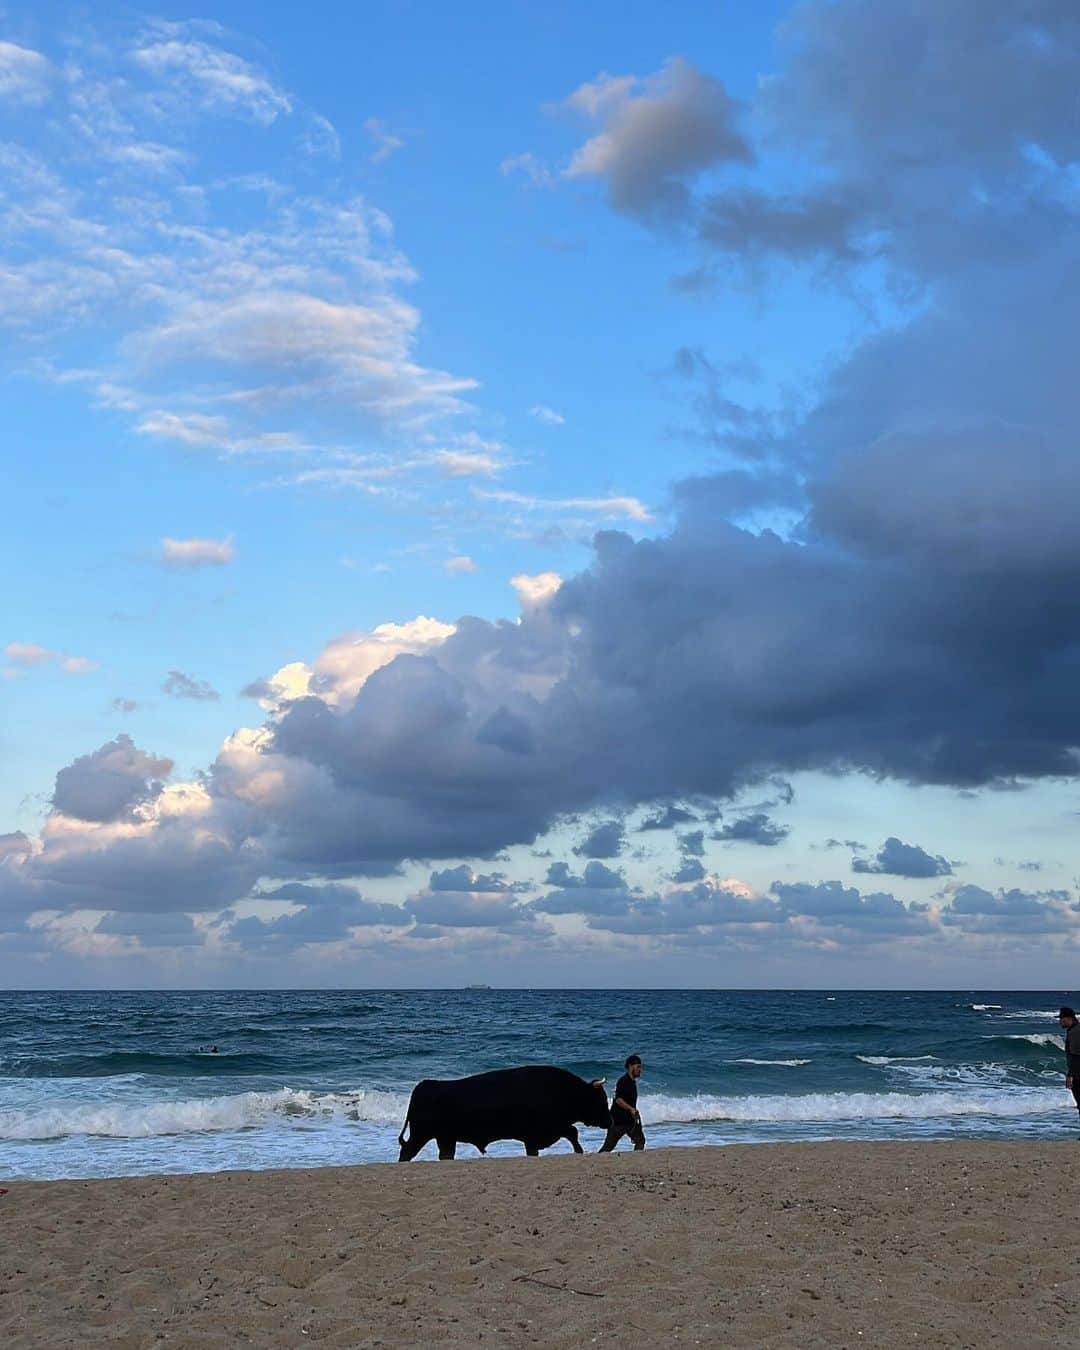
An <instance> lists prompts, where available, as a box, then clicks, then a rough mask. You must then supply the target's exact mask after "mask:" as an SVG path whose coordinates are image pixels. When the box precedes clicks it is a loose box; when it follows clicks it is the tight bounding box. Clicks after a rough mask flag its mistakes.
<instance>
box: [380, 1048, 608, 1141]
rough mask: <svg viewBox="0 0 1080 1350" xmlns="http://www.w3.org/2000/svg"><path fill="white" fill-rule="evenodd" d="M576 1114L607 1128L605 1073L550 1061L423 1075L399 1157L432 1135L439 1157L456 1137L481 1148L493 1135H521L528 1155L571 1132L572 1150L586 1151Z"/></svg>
mask: <svg viewBox="0 0 1080 1350" xmlns="http://www.w3.org/2000/svg"><path fill="white" fill-rule="evenodd" d="M575 1121H580V1122H581V1124H582V1125H596V1126H598V1127H599V1128H601V1129H605V1130H606V1129H607V1128H608V1127H609V1126H610V1125H611V1112H610V1111H609V1110H608V1103H607V1096H606V1094H605V1093H604V1080H603V1079H602V1078H597V1079H594V1081H593V1082H591V1083H587V1082H586V1081H585V1079H584V1078H579V1077H578V1076H577V1074H574V1073H570V1072H569V1070H567V1069H557V1068H555V1067H553V1066H552V1065H548V1064H530V1065H528V1066H526V1067H525V1068H521V1069H496V1070H494V1071H493V1072H492V1073H478V1074H474V1075H473V1076H472V1077H471V1078H455V1079H448V1080H445V1081H443V1080H439V1079H434V1078H426V1079H425V1080H424V1081H423V1082H422V1083H417V1085H416V1087H414V1088H413V1090H412V1096H411V1097H410V1098H409V1110H408V1112H407V1114H406V1116H405V1124H404V1125H403V1126H402V1127H401V1134H400V1135H399V1136H398V1143H399V1144H400V1145H401V1153H400V1155H399V1157H398V1161H399V1162H410V1161H411V1160H412V1159H413V1158H415V1157H416V1155H417V1154H418V1153H419V1152H420V1150H421V1149H422V1148H423V1147H424V1145H425V1144H426V1143H428V1142H429V1141H430V1140H432V1139H434V1140H436V1142H437V1143H438V1145H439V1157H440V1158H452V1157H453V1156H454V1151H455V1149H456V1148H457V1145H458V1144H472V1145H473V1146H474V1147H475V1148H478V1149H479V1150H480V1152H481V1153H483V1152H485V1150H486V1149H487V1146H488V1144H491V1143H493V1142H494V1141H495V1140H496V1139H520V1140H521V1142H522V1143H523V1144H524V1145H525V1152H526V1153H527V1154H528V1155H529V1157H530V1158H535V1157H536V1155H537V1154H538V1153H539V1152H540V1150H541V1149H542V1148H550V1147H551V1145H552V1144H554V1143H555V1141H556V1140H557V1139H569V1140H570V1143H571V1144H572V1145H573V1148H574V1152H575V1153H583V1152H584V1151H585V1150H584V1149H583V1148H582V1147H581V1144H580V1143H579V1142H578V1133H577V1130H576V1129H575V1128H574V1122H575ZM406 1130H408V1131H409V1139H408V1142H406V1140H405V1131H406Z"/></svg>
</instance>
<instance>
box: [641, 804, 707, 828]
mask: <svg viewBox="0 0 1080 1350" xmlns="http://www.w3.org/2000/svg"><path fill="white" fill-rule="evenodd" d="M697 819H698V817H697V816H696V815H695V814H694V812H693V811H688V810H687V809H686V807H684V806H676V805H675V804H674V803H673V802H669V803H668V804H667V805H666V806H664V807H663V808H662V809H661V810H658V811H655V812H653V814H652V815H649V816H646V817H645V819H644V820H643V821H642V822H641V824H640V825H639V826H638V832H639V833H647V832H648V831H649V830H673V829H674V828H675V827H676V826H677V825H689V824H692V823H693V822H694V821H696V820H697Z"/></svg>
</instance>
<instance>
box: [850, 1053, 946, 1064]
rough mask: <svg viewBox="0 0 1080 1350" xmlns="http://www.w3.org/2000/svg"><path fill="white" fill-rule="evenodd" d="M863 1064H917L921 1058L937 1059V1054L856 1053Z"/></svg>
mask: <svg viewBox="0 0 1080 1350" xmlns="http://www.w3.org/2000/svg"><path fill="white" fill-rule="evenodd" d="M855 1058H856V1059H859V1060H862V1062H863V1063H864V1064H877V1065H882V1064H918V1063H920V1062H922V1061H923V1060H927V1059H937V1055H856V1056H855Z"/></svg>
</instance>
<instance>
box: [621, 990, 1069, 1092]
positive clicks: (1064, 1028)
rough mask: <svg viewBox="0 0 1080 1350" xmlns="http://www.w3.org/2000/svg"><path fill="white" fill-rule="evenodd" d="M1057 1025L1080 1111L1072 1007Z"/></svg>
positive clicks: (1067, 1077)
mask: <svg viewBox="0 0 1080 1350" xmlns="http://www.w3.org/2000/svg"><path fill="white" fill-rule="evenodd" d="M1058 1025H1059V1026H1060V1027H1061V1029H1062V1031H1064V1033H1065V1086H1066V1087H1067V1088H1071V1089H1072V1095H1073V1101H1074V1102H1075V1103H1076V1109H1077V1110H1078V1111H1080V1022H1077V1020H1076V1013H1075V1012H1074V1011H1073V1010H1072V1008H1062V1009H1061V1011H1060V1012H1059V1013H1058ZM620 1081H621V1080H620ZM612 1114H614V1112H613V1113H612Z"/></svg>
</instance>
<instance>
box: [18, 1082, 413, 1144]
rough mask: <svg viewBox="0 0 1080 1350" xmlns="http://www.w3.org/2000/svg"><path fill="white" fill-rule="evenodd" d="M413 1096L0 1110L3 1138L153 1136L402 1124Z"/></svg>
mask: <svg viewBox="0 0 1080 1350" xmlns="http://www.w3.org/2000/svg"><path fill="white" fill-rule="evenodd" d="M408 1102H409V1099H408V1097H407V1096H406V1095H405V1094H402V1093H396V1092H375V1091H361V1092H355V1093H337V1092H324V1093H319V1092H305V1091H297V1090H296V1089H294V1088H288V1087H285V1088H280V1089H279V1090H278V1091H276V1092H241V1093H238V1094H236V1095H235V1096H229V1097H196V1098H187V1099H183V1100H179V1101H169V1102H150V1103H144V1104H142V1105H132V1104H128V1103H121V1102H108V1103H97V1102H88V1103H86V1104H84V1105H81V1106H57V1107H51V1108H47V1109H44V1110H38V1111H3V1112H0V1139H26V1140H30V1139H62V1138H65V1137H66V1136H69V1135H98V1136H105V1137H108V1138H114V1139H149V1138H152V1137H155V1136H160V1135H174V1134H208V1133H216V1132H220V1131H226V1130H250V1129H257V1128H259V1127H261V1126H266V1125H268V1124H272V1123H273V1122H274V1120H275V1118H277V1117H280V1118H282V1120H284V1119H285V1118H287V1117H303V1118H306V1119H310V1118H312V1117H317V1118H321V1119H323V1120H329V1119H333V1118H335V1117H336V1118H339V1119H341V1120H356V1121H361V1120H362V1121H367V1122H370V1123H372V1124H380V1125H389V1124H394V1125H400V1124H401V1121H402V1120H403V1119H404V1118H405V1111H406V1108H407V1107H408Z"/></svg>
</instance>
